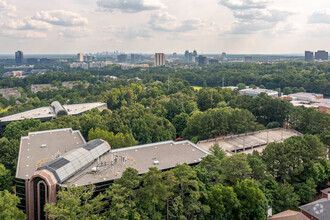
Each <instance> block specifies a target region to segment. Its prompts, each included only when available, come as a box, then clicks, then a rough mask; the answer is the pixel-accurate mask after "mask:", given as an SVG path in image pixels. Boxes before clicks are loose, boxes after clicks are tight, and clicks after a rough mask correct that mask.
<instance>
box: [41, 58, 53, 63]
mask: <svg viewBox="0 0 330 220" xmlns="http://www.w3.org/2000/svg"><path fill="white" fill-rule="evenodd" d="M55 62H56V60H55V59H48V58H41V59H40V64H52V63H55Z"/></svg>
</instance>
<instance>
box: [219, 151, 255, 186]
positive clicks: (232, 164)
mask: <svg viewBox="0 0 330 220" xmlns="http://www.w3.org/2000/svg"><path fill="white" fill-rule="evenodd" d="M220 169H221V174H222V175H223V177H224V180H225V181H226V182H227V183H228V184H231V185H233V184H235V183H236V182H237V181H241V180H244V179H249V178H250V176H251V172H252V169H251V167H250V165H249V163H248V160H247V155H246V154H234V155H233V156H231V157H226V158H224V159H222V161H221V168H220Z"/></svg>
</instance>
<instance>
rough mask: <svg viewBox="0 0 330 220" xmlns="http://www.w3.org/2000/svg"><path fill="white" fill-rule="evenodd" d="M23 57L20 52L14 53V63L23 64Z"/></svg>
mask: <svg viewBox="0 0 330 220" xmlns="http://www.w3.org/2000/svg"><path fill="white" fill-rule="evenodd" d="M23 61H24V57H23V52H22V51H20V50H19V51H16V52H15V62H16V64H23Z"/></svg>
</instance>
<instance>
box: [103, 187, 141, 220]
mask: <svg viewBox="0 0 330 220" xmlns="http://www.w3.org/2000/svg"><path fill="white" fill-rule="evenodd" d="M133 194H134V192H133V190H132V189H127V188H126V187H123V186H121V185H119V184H115V183H114V184H113V185H111V186H110V188H109V189H108V190H107V191H106V193H105V198H106V199H107V200H108V201H110V204H109V209H108V210H107V211H106V212H105V213H103V214H102V215H103V216H104V217H105V218H106V219H115V220H116V219H118V220H119V219H140V214H139V213H138V212H137V210H136V204H135V202H134V198H133V197H132V196H133Z"/></svg>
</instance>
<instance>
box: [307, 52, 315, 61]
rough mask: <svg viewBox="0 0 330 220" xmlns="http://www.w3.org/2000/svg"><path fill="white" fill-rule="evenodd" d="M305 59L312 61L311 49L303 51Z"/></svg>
mask: <svg viewBox="0 0 330 220" xmlns="http://www.w3.org/2000/svg"><path fill="white" fill-rule="evenodd" d="M305 61H306V62H313V61H314V53H313V52H312V51H305Z"/></svg>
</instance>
